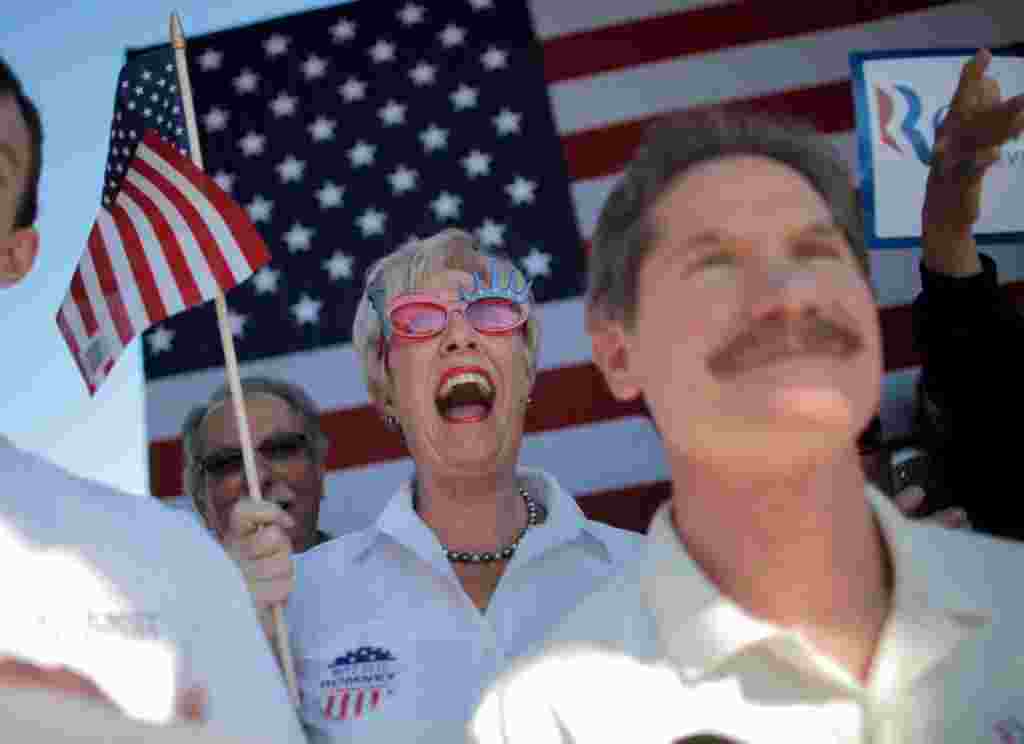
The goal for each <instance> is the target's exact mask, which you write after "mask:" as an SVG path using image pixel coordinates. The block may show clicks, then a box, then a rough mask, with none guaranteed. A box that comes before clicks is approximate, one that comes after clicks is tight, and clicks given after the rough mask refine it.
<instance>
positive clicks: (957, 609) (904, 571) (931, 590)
mask: <svg viewBox="0 0 1024 744" xmlns="http://www.w3.org/2000/svg"><path fill="white" fill-rule="evenodd" d="M866 495H867V499H868V502H869V504H870V505H871V507H872V509H873V511H874V513H875V515H876V517H877V519H878V523H879V525H880V529H881V531H882V534H883V537H884V538H885V545H886V548H887V549H888V551H889V555H890V559H891V561H892V567H893V580H894V587H893V601H892V609H891V611H890V616H889V619H888V621H887V623H886V629H885V630H884V631H883V636H882V639H881V641H880V645H879V649H878V653H877V654H876V657H878V658H876V668H875V671H874V672H873V674H872V677H873V678H874V677H876V676H881V677H882V678H883V680H884V684H885V686H886V687H890V686H893V685H905V684H909V682H910V681H912V680H913V679H915V678H917V677H918V676H920V675H921V674H923V673H924V672H925V671H927V670H928V669H929V668H931V667H932V666H933V665H934V664H935V663H937V662H938V661H939V660H941V659H942V658H944V657H945V656H946V655H948V653H949V652H950V651H951V650H952V648H953V647H954V646H955V645H956V644H958V643H959V642H960V641H961V640H963V638H964V637H966V635H967V634H969V633H970V632H972V631H973V630H975V629H977V628H978V627H980V626H981V625H983V624H984V623H985V622H987V621H988V620H989V619H990V618H991V615H992V608H991V606H985V605H983V604H979V603H978V602H975V601H973V600H972V598H970V597H969V596H968V595H967V594H966V593H965V592H964V590H963V588H962V587H960V586H957V585H955V584H954V582H951V581H949V580H948V577H946V576H944V575H943V574H942V572H941V566H934V565H931V564H930V563H929V562H927V561H923V560H922V558H923V557H924V556H925V555H927V553H922V552H921V551H919V550H918V549H917V548H915V544H916V543H919V542H920V541H922V540H923V539H927V538H928V534H927V533H928V531H930V530H937V529H945V528H941V527H926V526H922V525H914V524H911V523H910V522H909V520H907V519H906V518H905V517H904V516H903V515H902V514H901V513H900V512H899V510H898V509H896V507H895V506H893V505H892V504H891V503H890V502H889V499H888V498H887V497H886V496H885V495H884V494H882V493H881V492H880V491H878V490H877V489H875V488H874V487H873V486H870V485H869V486H868V487H867V494H866ZM671 504H672V502H671V500H670V501H668V502H666V503H665V504H662V505H661V507H659V509H658V511H657V512H656V514H655V516H654V519H653V521H652V523H651V527H650V531H649V533H648V534H649V540H648V545H647V551H646V554H645V555H644V558H643V559H642V561H640V562H639V564H638V565H639V567H640V570H641V571H642V576H641V578H640V582H641V591H642V592H643V594H644V596H645V599H646V601H647V604H648V606H649V607H650V608H651V610H652V612H653V614H654V617H655V622H656V625H657V628H658V635H659V640H660V641H661V644H662V646H663V648H664V649H665V651H666V653H667V655H668V656H669V657H671V658H672V659H673V660H674V661H675V662H676V663H677V664H678V665H679V667H680V669H681V670H682V672H683V675H684V677H688V678H690V679H697V678H699V677H702V676H704V675H707V674H710V673H712V672H714V670H715V669H716V668H718V667H720V666H721V665H722V664H723V663H725V662H726V661H728V660H729V659H730V658H732V657H733V656H735V655H736V654H738V653H740V652H741V651H742V650H744V649H745V648H749V647H750V646H753V645H754V644H757V643H760V642H762V641H765V640H767V639H769V638H773V637H775V636H785V637H789V638H792V637H793V635H794V634H793V633H792V632H791V631H789V630H787V629H785V628H781V627H779V626H776V625H773V624H772V623H769V622H766V621H763V620H759V619H758V618H755V617H753V616H752V615H750V614H748V613H747V612H746V611H745V610H744V609H743V608H741V607H740V606H739V605H738V604H736V603H735V602H733V601H732V600H731V599H729V598H728V597H726V596H723V595H722V594H721V593H719V591H718V589H717V588H716V587H715V586H714V585H713V584H712V583H711V582H710V581H709V580H708V579H707V577H706V576H705V575H704V572H703V571H702V570H701V569H700V567H699V566H698V565H697V564H696V562H695V561H694V560H693V559H692V558H691V557H690V556H689V554H688V553H687V552H686V549H685V547H684V546H683V544H682V542H681V541H680V539H679V536H678V534H677V533H676V531H675V527H674V526H673V524H672V512H671ZM932 534H934V533H932ZM919 547H920V546H919ZM900 636H909V638H907V637H904V638H900ZM922 637H923V638H926V639H927V643H926V644H925V646H921V645H920V644H915V646H916V647H915V653H914V654H902V655H901V656H903V657H905V658H904V659H902V660H901V663H900V664H899V665H898V669H897V668H895V667H894V665H893V664H890V663H887V662H886V653H885V652H886V650H887V649H888V648H892V647H896V646H900V645H902V646H903V648H906V647H907V646H906V645H905V641H906V640H911V639H913V638H922Z"/></svg>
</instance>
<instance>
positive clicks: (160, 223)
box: [57, 130, 270, 395]
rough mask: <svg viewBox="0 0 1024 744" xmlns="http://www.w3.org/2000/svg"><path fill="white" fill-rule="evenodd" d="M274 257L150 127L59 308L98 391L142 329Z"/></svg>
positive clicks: (245, 219)
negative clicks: (271, 256)
mask: <svg viewBox="0 0 1024 744" xmlns="http://www.w3.org/2000/svg"><path fill="white" fill-rule="evenodd" d="M269 260H270V251H269V250H268V249H267V246H266V244H265V243H264V241H263V238H262V237H261V236H260V234H259V233H258V232H257V231H256V228H255V227H254V226H253V224H252V222H251V221H250V219H249V216H248V214H247V213H246V212H245V210H244V209H242V207H240V206H239V205H238V204H237V203H235V201H234V200H232V199H231V197H230V196H228V195H227V194H226V193H224V191H223V190H222V189H221V188H220V187H219V186H218V185H217V184H216V183H215V182H214V181H213V179H211V178H210V177H209V176H207V175H206V174H205V173H204V172H203V171H202V170H200V169H199V168H198V167H196V166H195V165H194V164H193V163H192V162H191V161H190V160H189V159H187V158H186V157H185V156H183V155H182V154H180V153H179V152H178V151H177V150H176V149H175V148H173V147H171V146H170V145H169V144H167V143H166V142H165V141H164V140H163V139H161V138H160V137H159V136H158V135H157V134H156V133H155V132H153V131H152V130H150V131H147V132H146V133H145V135H144V137H143V139H142V141H141V142H140V143H139V145H138V148H137V149H136V151H135V156H134V157H133V159H132V161H131V163H130V164H129V166H128V171H127V173H126V175H125V177H124V180H123V182H122V184H121V189H120V191H119V192H118V194H117V198H116V199H115V200H114V202H113V204H111V205H109V206H104V207H101V208H100V213H99V216H98V217H97V218H96V222H95V223H93V226H92V229H91V230H90V231H89V239H88V242H87V244H86V250H85V253H84V254H83V255H82V259H81V261H80V262H79V264H78V267H77V268H76V269H75V272H74V274H73V275H72V277H71V286H70V288H69V289H68V292H67V295H66V296H65V297H64V302H63V303H61V306H60V310H58V312H57V326H58V328H59V329H60V332H61V335H63V336H64V340H65V341H66V342H67V345H68V348H70V349H71V354H72V355H73V356H74V359H75V362H76V364H77V365H78V369H79V371H80V372H81V374H82V378H83V379H84V380H85V384H86V386H87V387H88V389H89V394H90V395H92V394H94V393H95V392H96V390H97V389H98V388H99V386H100V385H101V384H102V383H103V381H104V380H105V379H106V377H107V375H109V374H110V370H111V369H112V368H113V366H114V363H115V362H116V361H117V359H118V357H119V356H120V355H121V352H122V350H123V349H124V347H125V346H127V345H128V343H129V342H130V341H131V340H132V339H133V338H135V337H136V336H137V335H139V334H140V333H142V332H143V331H144V330H146V329H147V328H149V327H150V326H151V325H153V324H154V323H158V322H160V321H161V320H163V319H165V318H167V317H169V316H171V315H174V314H176V313H180V312H182V311H183V310H186V309H188V308H190V307H192V306H193V305H198V304H199V303H201V302H204V301H206V300H209V299H212V298H213V297H214V296H215V295H216V293H217V292H218V291H221V292H227V291H228V290H229V289H231V288H232V287H234V286H235V285H236V284H239V283H240V282H243V281H245V280H246V279H248V278H249V277H250V276H251V275H252V273H253V272H254V271H255V270H256V269H258V268H260V267H261V266H262V265H263V264H265V263H266V262H267V261H269Z"/></svg>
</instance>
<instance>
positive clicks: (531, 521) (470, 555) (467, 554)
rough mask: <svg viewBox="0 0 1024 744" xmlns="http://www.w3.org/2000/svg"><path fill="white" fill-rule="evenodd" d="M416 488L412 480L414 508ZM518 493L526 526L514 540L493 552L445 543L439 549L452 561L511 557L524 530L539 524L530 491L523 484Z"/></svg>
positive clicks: (487, 561) (490, 559)
mask: <svg viewBox="0 0 1024 744" xmlns="http://www.w3.org/2000/svg"><path fill="white" fill-rule="evenodd" d="M416 490H417V489H416V481H415V480H414V481H413V482H412V504H413V509H414V510H415V509H416ZM519 495H520V496H522V497H523V501H524V502H526V526H525V527H523V529H521V530H519V534H518V535H516V538H515V540H513V541H512V542H511V543H509V544H508V545H506V546H505V547H504V548H502V549H501V550H499V551H496V552H494V553H491V552H489V551H484V552H482V553H474V552H471V551H467V550H451V549H450V548H449V547H448V546H447V545H442V546H441V549H442V550H443V551H444V554H445V557H446V558H447V559H448V560H449V561H451V562H452V563H497V562H498V561H507V560H509V559H511V558H512V556H514V555H515V554H516V549H517V548H518V547H519V542H520V541H521V540H522V539H523V535H525V534H526V531H527V530H528V529H530V528H531V527H535V526H536V525H538V524H540V514H541V505H540V504H538V503H537V502H536V501H534V500H533V498H531V496H530V492H529V491H527V490H526V488H525V487H524V486H520V487H519Z"/></svg>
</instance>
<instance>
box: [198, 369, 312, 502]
mask: <svg viewBox="0 0 1024 744" xmlns="http://www.w3.org/2000/svg"><path fill="white" fill-rule="evenodd" d="M241 383H242V395H253V394H262V395H272V396H274V397H275V398H280V399H281V400H283V401H284V402H285V403H287V404H288V406H289V407H290V408H291V409H292V410H293V411H294V412H295V413H296V414H297V415H298V416H299V418H300V419H302V427H303V429H304V433H305V435H306V436H307V437H308V438H309V443H310V456H311V458H312V460H313V462H314V463H315V464H316V465H322V464H323V463H324V461H325V460H326V459H327V448H328V445H329V444H330V443H329V442H328V439H327V435H326V434H324V432H323V429H321V428H320V410H319V408H317V405H316V403H314V402H313V399H312V398H310V397H309V394H308V393H307V392H306V391H305V390H303V389H302V388H301V387H299V386H298V385H293V384H292V383H290V382H285V381H284V380H278V379H275V378H273V377H258V376H251V377H243V378H242V380H241ZM230 395H231V393H230V390H229V388H228V386H227V384H224V385H221V386H220V387H219V388H217V389H216V390H215V391H214V392H213V395H211V396H210V398H209V400H207V401H206V402H205V403H203V404H201V405H198V406H196V407H195V408H193V409H192V410H191V411H189V413H188V415H187V416H186V417H185V423H184V424H182V427H181V444H182V449H183V450H184V456H185V463H184V467H183V478H182V481H183V482H184V487H185V495H186V496H188V497H189V498H191V499H192V503H193V505H194V506H195V508H196V511H198V512H199V513H200V514H201V515H204V516H205V514H206V512H205V506H206V505H205V501H204V499H205V495H206V494H205V493H204V483H205V481H204V479H203V467H202V458H203V456H204V454H205V447H206V442H205V441H204V439H203V430H202V428H203V426H202V425H203V422H204V421H205V420H206V416H207V414H208V413H209V412H210V409H211V408H213V407H215V406H217V405H219V404H221V403H224V402H225V401H227V400H228V398H229V397H230Z"/></svg>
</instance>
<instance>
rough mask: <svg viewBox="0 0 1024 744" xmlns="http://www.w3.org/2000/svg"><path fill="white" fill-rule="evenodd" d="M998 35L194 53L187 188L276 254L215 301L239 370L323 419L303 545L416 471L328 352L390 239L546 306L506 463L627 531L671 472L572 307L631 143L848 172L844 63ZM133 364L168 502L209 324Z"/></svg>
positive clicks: (987, 21) (761, 6)
mask: <svg viewBox="0 0 1024 744" xmlns="http://www.w3.org/2000/svg"><path fill="white" fill-rule="evenodd" d="M1009 5H1012V4H1009ZM1001 9H1002V10H1001ZM790 11H792V12H790ZM1014 13H1015V11H1013V10H1012V9H1008V5H1007V4H1003V3H998V2H993V3H990V4H989V6H988V7H986V6H985V5H984V4H981V5H979V4H975V3H949V2H934V1H933V2H927V1H925V0H889V1H888V2H884V1H881V0H878V1H876V2H867V1H863V2H854V1H853V0H848V1H845V2H831V3H812V4H801V7H800V9H799V12H796V10H795V5H793V6H791V7H786V8H784V7H781V6H780V4H779V3H777V2H775V1H774V0H738V1H736V2H724V3H723V2H714V1H711V2H709V1H708V0H704V1H703V2H701V1H700V0H633V1H632V2H630V3H620V2H617V0H589V1H588V2H564V1H563V0H531V2H529V3H525V2H524V0H446V1H445V2H429V3H428V2H425V1H424V0H420V2H418V3H417V2H403V1H400V2H391V1H390V0H389V1H384V0H372V1H371V0H357V1H356V2H353V3H350V4H346V5H340V6H337V7H334V8H328V9H321V10H316V11H310V12H306V13H301V14H297V15H294V16H288V17H284V18H280V19H276V20H272V21H267V22H262V23H258V24H255V25H250V26H244V27H239V28H237V29H231V30H227V31H223V32H218V33H213V34H208V35H205V36H197V37H193V38H191V39H190V41H189V43H190V46H189V58H190V69H191V74H192V80H193V85H194V88H195V97H196V109H197V115H198V117H199V122H200V129H201V131H202V134H203V147H204V157H205V160H206V164H207V166H206V167H207V170H208V172H209V173H210V174H211V175H213V176H214V178H215V179H216V180H217V181H218V183H220V184H221V186H222V187H224V188H225V189H226V190H228V191H229V192H230V193H231V194H232V195H233V196H234V197H235V198H236V199H237V200H238V201H239V202H240V203H241V204H243V205H244V206H246V208H247V209H248V210H249V214H250V216H251V217H252V219H253V220H254V221H255V223H256V225H257V227H258V228H259V229H260V230H261V232H262V233H263V235H264V236H265V238H266V240H267V243H268V244H269V245H270V247H271V251H272V253H273V260H272V262H271V264H269V266H268V267H265V268H264V269H262V270H261V271H260V272H258V273H257V274H256V275H255V276H254V277H253V278H252V279H250V280H249V281H248V282H247V283H245V284H243V285H242V286H241V287H239V288H238V289H236V290H235V291H234V292H233V293H232V296H231V297H230V298H229V305H230V306H231V308H232V325H233V331H234V334H235V340H236V343H237V348H238V353H239V356H240V358H241V360H242V361H243V372H245V373H251V374H257V373H258V374H271V375H275V376H280V377H284V378H287V379H290V380H292V381H294V382H298V383H300V384H302V385H304V386H305V387H306V388H307V390H309V392H310V393H311V394H312V395H313V397H314V398H315V399H316V400H317V402H318V403H319V404H320V405H321V406H322V408H323V411H324V413H323V426H324V428H325V430H326V431H327V433H328V434H329V436H330V439H331V448H330V453H329V456H328V463H327V466H328V470H329V472H328V475H327V493H328V496H327V500H326V502H325V504H324V509H323V513H322V517H321V524H322V526H323V527H324V528H325V529H327V530H328V531H332V532H334V533H340V532H345V531H347V530H350V529H353V528H358V527H361V526H363V525H365V524H367V523H368V522H369V521H370V520H371V519H373V518H374V517H375V515H376V513H377V512H378V511H379V509H380V508H381V506H382V504H383V503H384V502H385V501H386V499H387V498H388V497H389V496H390V494H391V493H392V492H393V491H394V489H395V488H396V487H397V485H398V483H399V482H400V480H401V479H402V478H403V477H406V476H407V475H408V474H409V473H410V472H411V470H412V464H411V462H410V460H409V459H408V458H407V457H406V454H405V452H404V450H403V449H402V446H401V443H400V441H399V439H398V437H397V435H395V434H393V433H391V432H388V431H387V430H386V429H385V428H384V427H383V425H382V424H381V422H380V421H379V419H378V416H377V415H376V413H375V412H374V410H373V409H372V408H371V407H370V406H369V405H368V399H367V394H366V391H365V389H364V387H363V383H362V379H361V374H360V371H359V366H358V363H357V361H356V358H355V355H354V354H353V353H352V351H351V348H350V346H349V338H348V333H349V329H350V326H351V317H352V311H353V307H354V304H355V302H356V299H357V298H358V293H359V290H360V285H361V279H362V275H363V273H364V271H365V269H366V267H367V266H368V265H369V263H370V262H372V261H373V260H374V259H375V258H376V257H377V256H379V255H381V253H382V252H386V251H389V250H391V249H392V248H393V247H395V246H397V245H399V244H401V243H402V242H404V241H405V240H407V239H408V238H409V237H410V236H412V235H420V236H423V235H426V234H427V233H428V232H433V231H435V230H436V229H438V228H440V227H442V226H445V225H458V226H462V227H465V228H467V229H471V230H474V231H476V232H477V234H478V235H479V236H480V238H481V240H482V241H483V242H484V243H487V244H492V245H495V246H497V247H500V248H502V249H504V250H506V251H507V252H510V253H511V254H512V255H513V256H514V257H515V258H516V259H517V260H518V261H519V262H520V265H521V266H522V268H523V269H524V270H525V271H526V272H527V274H528V275H529V276H532V277H533V278H534V280H535V287H536V288H537V289H538V295H539V297H540V299H541V300H543V305H542V306H541V308H540V310H539V312H540V313H541V315H542V317H543V324H544V334H543V340H542V350H541V359H540V363H541V373H540V375H539V379H538V383H537V387H536V389H535V391H534V393H533V401H534V402H533V404H532V406H531V409H530V412H529V414H528V419H527V434H526V437H525V441H524V445H523V451H522V455H521V462H522V463H523V464H524V465H529V466H535V467H542V468H545V469H548V470H550V471H552V472H553V473H554V474H556V475H557V477H558V478H559V479H560V480H561V481H562V483H563V485H565V486H566V487H567V488H569V489H570V490H571V491H573V492H574V493H576V494H577V495H578V496H579V497H580V503H581V505H583V507H584V509H585V510H586V511H587V512H588V513H590V514H591V515H592V516H595V517H597V518H602V519H605V520H607V521H612V522H614V523H617V524H620V525H623V526H628V527H634V528H637V529H643V528H645V527H646V522H647V519H648V517H649V515H650V513H651V511H652V508H653V505H654V504H656V503H657V501H658V500H660V499H661V498H663V497H664V496H665V495H666V493H667V486H666V483H667V478H668V471H667V468H666V464H665V461H664V459H663V457H662V455H661V452H660V448H659V446H658V441H657V436H656V434H655V432H654V431H653V429H652V427H651V426H650V424H649V422H648V421H647V419H646V417H645V415H644V410H643V408H642V406H641V405H624V404H621V403H618V402H616V401H614V400H613V399H612V398H611V396H610V395H609V394H608V392H607V390H606V388H605V387H604V384H603V382H602V381H601V379H600V375H599V373H598V371H597V369H596V368H595V366H594V365H593V364H592V362H591V355H590V348H589V343H588V340H587V338H586V336H585V335H584V333H583V317H582V309H581V302H580V296H579V294H580V291H581V277H580V274H581V271H582V267H583V255H584V251H585V250H586V239H587V238H588V236H589V235H590V234H591V232H592V230H593V226H594V223H595V221H596V217H597V213H598V210H599V209H600V206H601V204H602V201H603V199H604V198H605V196H606V195H607V193H608V192H609V190H610V188H611V187H612V185H613V184H614V182H615V181H616V178H617V176H618V173H619V172H620V171H621V169H622V167H623V165H624V164H625V163H626V162H627V160H628V158H629V156H630V154H631V152H632V150H633V148H634V147H635V145H636V144H637V142H638V141H639V138H640V136H641V133H642V131H643V129H644V127H645V126H646V125H647V124H648V123H649V122H650V121H651V119H652V118H654V117H656V116H657V115H659V114H661V113H664V112H666V111H669V110H677V109H687V108H694V107H703V106H711V105H721V104H726V105H735V106H743V107H748V108H753V109H757V110H762V111H767V112H782V113H787V114H796V115H800V116H805V117H809V118H811V119H813V120H815V121H816V122H817V123H818V125H819V126H820V127H821V128H822V129H824V130H825V131H826V132H828V133H829V137H831V138H832V140H833V141H834V143H835V144H836V146H837V147H838V148H839V149H840V150H841V151H842V152H843V153H844V155H845V156H846V157H847V158H848V159H849V160H850V162H851V164H853V165H854V167H856V163H855V157H856V144H855V136H854V133H853V128H854V113H853V99H852V95H851V90H850V83H849V61H848V54H849V52H850V51H853V50H871V49H886V48H898V47H899V48H905V47H936V46H978V45H987V46H997V45H1002V44H1007V43H1011V42H1014V41H1018V40H1019V39H1020V37H1021V26H1020V24H1019V23H1017V24H1013V23H1011V22H1009V21H1010V20H1011V19H1010V16H1011V15H1014ZM993 252H994V254H995V255H996V257H997V260H998V261H999V262H1000V269H1001V272H1002V276H1003V277H1004V279H1006V278H1009V279H1010V280H1015V279H1016V278H1017V277H1019V276H1022V275H1024V261H1022V260H1020V259H1019V258H1018V256H1017V254H1018V252H1017V247H1016V246H1001V247H997V248H994V249H993ZM873 271H874V274H875V280H876V283H877V288H878V294H879V299H880V304H881V306H882V310H881V315H882V323H883V328H884V331H885V350H886V366H887V387H888V390H889V400H890V401H896V402H894V403H893V402H890V403H887V404H886V408H885V410H884V411H883V413H884V414H885V415H886V417H887V418H888V419H893V420H895V419H896V418H898V416H897V414H898V413H899V411H898V410H896V409H899V408H900V407H901V406H904V405H905V404H906V400H907V395H906V391H907V389H908V385H909V384H911V382H912V379H913V373H914V365H915V364H916V363H917V360H916V357H915V354H914V352H913V349H912V348H911V344H910V322H909V320H910V314H909V306H908V303H909V302H910V301H911V300H912V299H913V297H914V296H915V295H916V292H917V291H918V287H919V280H918V276H917V254H915V253H914V252H912V251H910V250H888V251H884V252H883V251H878V252H876V253H875V255H874V256H873ZM1011 288H1012V290H1013V291H1017V290H1018V289H1019V287H1018V285H1016V284H1014V283H1011ZM144 354H145V374H146V380H147V382H146V385H147V391H146V417H147V419H146V420H147V427H148V437H149V454H150V458H149V467H150V484H151V490H152V493H153V494H154V495H156V496H158V497H159V498H162V499H175V498H178V497H180V495H181V492H182V491H181V463H182V456H181V444H180V439H179V433H180V427H181V423H182V419H183V417H184V415H185V412H186V411H187V409H188V408H189V407H190V406H191V405H193V404H194V403H195V402H197V401H199V400H201V399H203V398H205V397H206V396H208V395H209V393H210V392H211V391H212V390H213V388H214V387H216V386H217V385H219V384H220V383H221V382H222V380H223V370H222V368H221V366H220V365H222V360H221V357H220V351H219V346H218V342H217V338H216V335H215V326H214V323H213V321H212V309H210V308H209V307H202V308H198V309H196V310H192V311H189V312H187V313H184V314H182V315H180V316H177V317H175V318H172V319H171V320H169V321H167V322H166V323H164V324H161V325H160V326H158V327H156V328H155V329H153V330H151V331H150V332H149V333H148V334H147V337H146V339H145V343H144ZM901 391H902V392H901ZM890 409H893V410H890Z"/></svg>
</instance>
